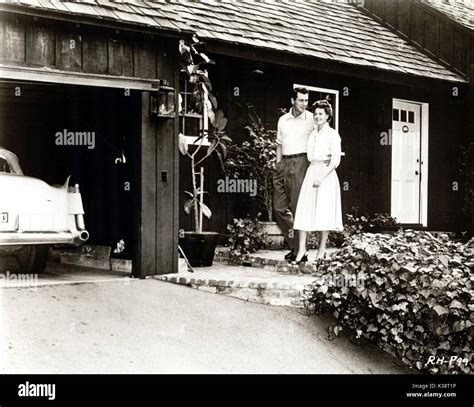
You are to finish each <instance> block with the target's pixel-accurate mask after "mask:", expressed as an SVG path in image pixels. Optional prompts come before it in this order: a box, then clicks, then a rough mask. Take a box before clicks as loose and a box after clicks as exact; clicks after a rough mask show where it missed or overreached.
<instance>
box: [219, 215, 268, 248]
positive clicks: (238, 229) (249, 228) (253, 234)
mask: <svg viewBox="0 0 474 407" xmlns="http://www.w3.org/2000/svg"><path fill="white" fill-rule="evenodd" d="M227 230H228V231H229V232H230V236H229V245H230V253H231V255H234V256H240V255H241V254H248V253H255V252H257V251H258V250H260V249H263V248H264V247H266V246H268V244H269V242H268V235H267V233H266V232H264V231H263V228H262V225H261V224H260V223H259V221H258V218H253V219H252V218H243V219H234V223H232V224H229V225H227Z"/></svg>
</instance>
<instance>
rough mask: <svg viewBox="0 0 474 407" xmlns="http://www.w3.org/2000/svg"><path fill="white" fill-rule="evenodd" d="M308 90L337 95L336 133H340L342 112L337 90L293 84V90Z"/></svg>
mask: <svg viewBox="0 0 474 407" xmlns="http://www.w3.org/2000/svg"><path fill="white" fill-rule="evenodd" d="M300 87H301V88H306V89H308V90H310V91H311V90H312V91H314V92H325V93H330V94H332V95H336V112H337V116H336V131H337V132H338V133H339V116H340V111H339V91H338V90H336V89H327V88H319V87H317V86H308V85H302V84H299V83H294V84H293V89H294V88H300Z"/></svg>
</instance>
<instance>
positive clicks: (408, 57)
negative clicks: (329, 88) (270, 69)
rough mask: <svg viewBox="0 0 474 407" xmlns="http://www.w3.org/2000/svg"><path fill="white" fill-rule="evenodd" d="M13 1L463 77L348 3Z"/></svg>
mask: <svg viewBox="0 0 474 407" xmlns="http://www.w3.org/2000/svg"><path fill="white" fill-rule="evenodd" d="M0 3H12V2H11V1H10V2H9V1H7V0H0ZM14 4H15V5H20V6H25V7H32V8H40V9H45V10H48V11H54V12H62V13H70V14H74V15H83V16H89V17H95V18H100V19H102V20H119V21H122V22H127V23H131V24H137V25H141V26H147V27H156V28H159V29H166V30H170V31H192V32H196V33H197V35H198V36H199V37H200V38H201V39H208V40H209V39H212V40H219V41H223V42H228V43H233V44H239V45H244V46H252V47H257V48H266V49H272V50H277V51H282V52H286V53H291V54H295V55H301V56H309V57H316V58H322V59H325V60H330V61H336V62H341V63H346V64H351V65H357V66H365V67H370V68H375V69H379V70H386V71H392V72H398V73H403V74H407V75H413V76H419V77H428V78H434V79H442V80H448V81H456V82H465V80H464V79H463V78H462V77H461V76H459V75H457V74H456V73H454V72H451V71H450V70H449V69H448V68H445V67H444V66H443V65H441V64H439V63H437V62H436V61H434V60H432V59H431V58H429V57H428V56H426V55H424V54H423V53H421V52H420V51H419V50H418V49H417V48H415V47H414V46H412V45H410V44H409V43H408V42H407V41H405V40H403V39H401V38H400V37H398V36H397V35H396V34H395V33H393V32H391V31H390V30H388V29H387V28H385V27H384V26H382V25H381V24H379V23H378V22H376V21H374V20H373V19H372V18H370V17H369V16H367V15H366V14H364V13H363V12H362V11H361V10H359V9H358V8H357V7H355V6H353V5H350V4H343V3H337V4H336V3H333V4H331V3H324V2H320V1H315V0H313V1H298V0H297V1H285V0H283V1H272V0H265V1H255V0H241V1H229V0H222V1H216V0H206V1H199V2H196V1H190V0H183V1H182V0H179V1H178V0H168V1H165V0H154V1H143V0H140V1H139V0H136V1H132V0H121V1H111V0H82V1H81V2H80V3H78V2H70V1H59V0H15V1H14Z"/></svg>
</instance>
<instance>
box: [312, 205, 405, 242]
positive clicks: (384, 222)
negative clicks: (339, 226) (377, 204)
mask: <svg viewBox="0 0 474 407" xmlns="http://www.w3.org/2000/svg"><path fill="white" fill-rule="evenodd" d="M398 228H400V225H399V223H398V222H397V220H396V219H395V218H394V217H392V216H391V215H389V214H388V213H374V214H373V215H362V216H358V215H357V210H356V208H353V209H352V213H348V214H346V220H345V222H344V230H343V231H342V232H335V231H331V232H329V236H328V240H327V247H342V246H344V244H347V243H350V241H351V238H352V236H354V235H357V234H360V233H363V232H371V233H375V232H387V231H395V230H397V229H398ZM319 236H320V234H319V232H318V233H315V232H311V233H310V234H309V235H308V242H307V245H308V248H309V249H317V248H318V246H319Z"/></svg>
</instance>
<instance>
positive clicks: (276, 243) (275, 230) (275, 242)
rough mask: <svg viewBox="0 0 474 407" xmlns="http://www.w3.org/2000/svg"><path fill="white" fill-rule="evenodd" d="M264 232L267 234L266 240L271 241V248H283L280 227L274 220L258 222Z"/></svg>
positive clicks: (283, 242) (283, 243)
mask: <svg viewBox="0 0 474 407" xmlns="http://www.w3.org/2000/svg"><path fill="white" fill-rule="evenodd" d="M258 223H259V224H260V225H261V226H262V229H263V231H264V232H266V233H267V234H268V240H269V241H270V242H271V245H272V248H274V249H283V248H284V247H285V246H284V245H285V239H284V238H283V234H282V233H281V229H280V227H279V226H278V224H277V223H276V222H262V221H259V222H258Z"/></svg>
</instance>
